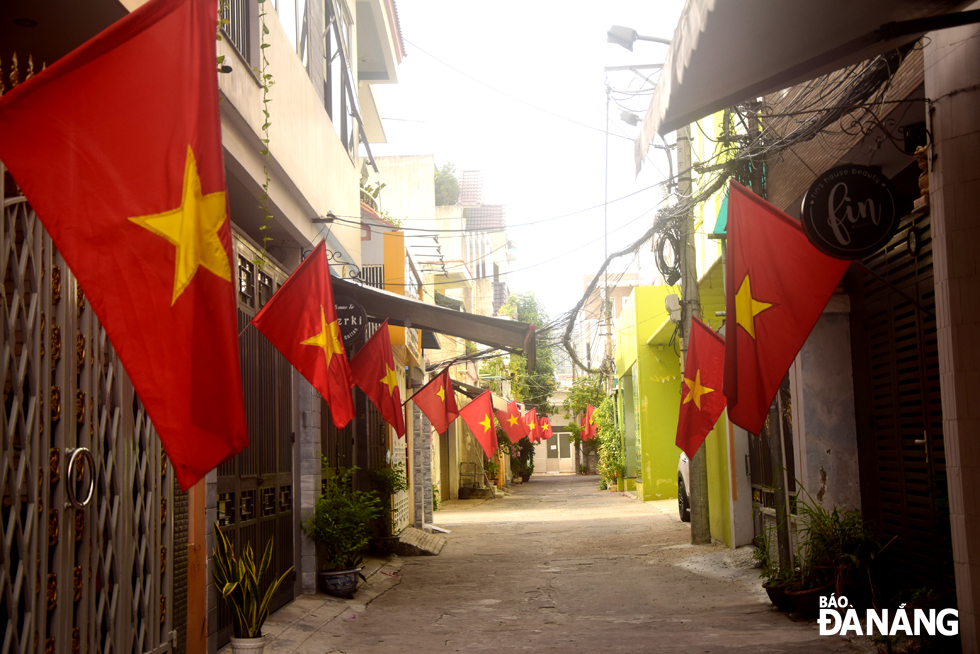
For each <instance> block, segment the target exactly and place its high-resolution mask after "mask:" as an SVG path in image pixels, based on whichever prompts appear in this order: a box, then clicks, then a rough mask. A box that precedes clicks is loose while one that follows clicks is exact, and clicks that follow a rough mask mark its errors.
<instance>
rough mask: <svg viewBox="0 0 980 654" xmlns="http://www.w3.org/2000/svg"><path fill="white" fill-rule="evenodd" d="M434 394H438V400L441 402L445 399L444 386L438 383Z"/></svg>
mask: <svg viewBox="0 0 980 654" xmlns="http://www.w3.org/2000/svg"><path fill="white" fill-rule="evenodd" d="M436 395H438V396H439V400H440V401H442V402H445V401H446V387H445V386H442V385H441V384H440V385H439V390H437V391H436Z"/></svg>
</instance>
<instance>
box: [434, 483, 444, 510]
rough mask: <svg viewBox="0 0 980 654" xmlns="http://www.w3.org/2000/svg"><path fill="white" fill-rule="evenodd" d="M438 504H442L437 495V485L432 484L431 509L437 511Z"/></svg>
mask: <svg viewBox="0 0 980 654" xmlns="http://www.w3.org/2000/svg"><path fill="white" fill-rule="evenodd" d="M440 504H442V498H440V497H439V486H438V485H436V484H432V510H433V511H438V510H439V505H440Z"/></svg>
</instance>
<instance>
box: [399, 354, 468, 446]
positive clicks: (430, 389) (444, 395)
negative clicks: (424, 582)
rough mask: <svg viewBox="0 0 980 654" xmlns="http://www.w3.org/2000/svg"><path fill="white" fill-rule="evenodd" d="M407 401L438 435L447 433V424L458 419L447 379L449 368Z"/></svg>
mask: <svg viewBox="0 0 980 654" xmlns="http://www.w3.org/2000/svg"><path fill="white" fill-rule="evenodd" d="M409 399H411V400H412V402H414V403H415V406H417V407H418V408H419V409H420V410H421V411H422V413H424V414H425V417H426V418H428V419H429V422H430V423H432V428H433V429H435V430H436V431H437V432H438V433H440V434H442V433H443V432H445V431H447V430H448V429H449V424H450V423H451V422H452V421H453V420H455V419H456V418H457V417H459V409H458V408H456V393H455V392H454V391H453V381H452V380H451V379H450V378H449V368H445V369H443V371H442V372H441V373H439V374H438V375H436V376H435V377H433V378H432V381H430V382H429V383H428V384H426V385H425V386H423V387H422V388H420V389H419V390H418V391H416V392H415V395H413V396H412V397H411V398H409Z"/></svg>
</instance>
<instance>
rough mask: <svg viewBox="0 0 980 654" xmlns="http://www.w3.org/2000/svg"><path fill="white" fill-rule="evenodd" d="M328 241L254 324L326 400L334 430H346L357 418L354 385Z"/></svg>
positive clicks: (255, 319)
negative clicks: (353, 392)
mask: <svg viewBox="0 0 980 654" xmlns="http://www.w3.org/2000/svg"><path fill="white" fill-rule="evenodd" d="M324 243H325V242H324V241H320V243H319V245H317V246H316V247H315V248H313V252H311V253H310V255H309V256H308V257H306V259H305V260H304V261H303V263H301V264H299V266H298V267H297V268H296V270H294V271H293V274H291V275H290V276H289V279H287V280H286V283H285V284H283V285H282V287H281V288H280V289H279V290H278V291H276V294H275V295H273V296H272V299H271V300H269V301H268V302H266V304H265V306H264V307H262V310H261V311H259V312H258V313H257V314H256V315H255V317H254V318H252V324H253V325H255V327H256V328H257V329H258V330H259V331H260V332H262V334H263V335H265V337H266V338H267V339H269V342H270V343H272V344H273V345H274V346H275V348H276V349H277V350H279V351H280V352H281V353H282V355H283V356H284V357H286V359H287V360H288V361H289V363H291V364H292V365H293V367H294V368H296V370H297V371H298V372H299V374H301V375H303V377H305V378H306V381H308V382H310V383H311V384H312V385H313V388H315V389H316V390H317V392H319V393H320V395H322V396H323V399H325V400H326V401H327V406H328V407H330V417H331V418H333V424H334V426H336V427H337V429H342V428H343V427H345V426H346V425H347V423H348V422H350V421H351V418H353V417H354V400H353V398H352V397H351V391H350V389H351V386H353V383H352V382H351V376H350V368H349V367H348V365H347V354H346V353H345V352H344V342H343V338H342V337H341V335H340V325H338V324H337V307H336V306H335V305H334V301H333V286H332V285H331V283H330V267H329V265H328V264H327V253H326V246H325V244H324Z"/></svg>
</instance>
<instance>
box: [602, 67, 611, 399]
mask: <svg viewBox="0 0 980 654" xmlns="http://www.w3.org/2000/svg"><path fill="white" fill-rule="evenodd" d="M611 95H612V89H611V88H610V87H609V84H606V181H605V191H604V195H603V198H602V232H603V234H602V260H603V261H605V260H606V259H608V258H609V100H610V98H611ZM602 286H603V289H604V293H603V299H602V315H603V323H604V325H605V330H606V354H605V356H604V357H603V359H602V360H603V362H604V364H605V366H606V395H609V394H610V393H612V392H613V388H614V385H613V361H612V359H613V343H612V317H611V316H610V310H609V267H608V266H606V270H605V272H604V273H603V283H602Z"/></svg>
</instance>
